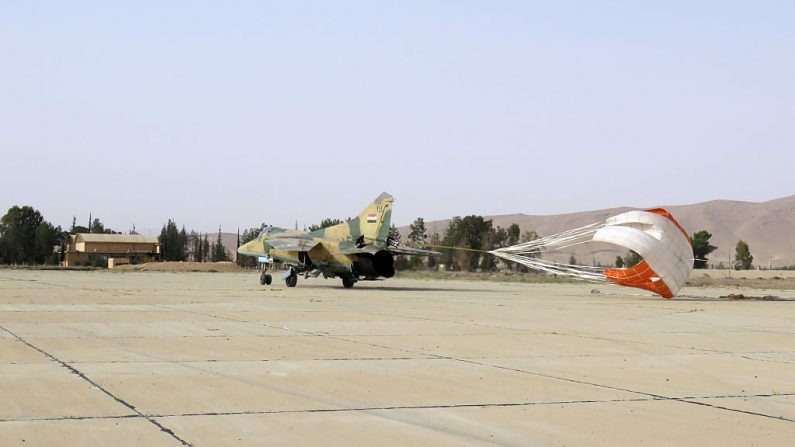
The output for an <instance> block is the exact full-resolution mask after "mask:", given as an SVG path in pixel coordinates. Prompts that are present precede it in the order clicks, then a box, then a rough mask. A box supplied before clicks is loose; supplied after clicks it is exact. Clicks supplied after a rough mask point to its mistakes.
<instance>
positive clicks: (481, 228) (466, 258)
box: [443, 215, 492, 271]
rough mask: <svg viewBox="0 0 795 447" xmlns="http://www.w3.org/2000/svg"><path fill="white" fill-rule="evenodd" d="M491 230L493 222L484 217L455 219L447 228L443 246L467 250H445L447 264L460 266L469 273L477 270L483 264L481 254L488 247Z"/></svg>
mask: <svg viewBox="0 0 795 447" xmlns="http://www.w3.org/2000/svg"><path fill="white" fill-rule="evenodd" d="M491 230H492V221H491V220H486V219H484V218H483V216H476V215H471V216H466V217H464V218H461V217H458V216H456V217H453V219H451V220H450V224H449V226H448V227H447V233H446V234H445V236H444V242H443V245H446V246H449V247H460V248H464V249H466V250H450V249H445V250H443V253H444V259H445V263H447V264H449V265H450V266H451V267H453V266H454V265H455V264H458V265H459V266H462V267H464V268H466V269H467V270H469V271H475V270H477V268H478V266H479V265H480V264H481V262H480V258H481V252H482V250H484V249H485V248H487V247H488V245H487V244H488V239H489V235H490V233H491Z"/></svg>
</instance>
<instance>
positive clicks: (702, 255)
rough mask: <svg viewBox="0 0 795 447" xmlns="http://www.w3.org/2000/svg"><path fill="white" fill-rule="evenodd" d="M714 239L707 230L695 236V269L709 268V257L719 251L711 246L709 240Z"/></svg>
mask: <svg viewBox="0 0 795 447" xmlns="http://www.w3.org/2000/svg"><path fill="white" fill-rule="evenodd" d="M711 237H712V234H710V233H709V232H708V231H707V230H701V231H699V232H698V233H694V234H693V257H694V258H695V260H694V261H693V268H697V269H705V268H707V255H709V254H710V253H712V252H713V251H715V250H717V249H718V247H716V246H714V245H710V243H709V238H711Z"/></svg>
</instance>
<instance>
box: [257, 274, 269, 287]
mask: <svg viewBox="0 0 795 447" xmlns="http://www.w3.org/2000/svg"><path fill="white" fill-rule="evenodd" d="M269 276H271V275H269V274H267V273H265V272H262V273H260V275H259V283H260V285H263V286H264V285H265V284H270V281H268V277H269Z"/></svg>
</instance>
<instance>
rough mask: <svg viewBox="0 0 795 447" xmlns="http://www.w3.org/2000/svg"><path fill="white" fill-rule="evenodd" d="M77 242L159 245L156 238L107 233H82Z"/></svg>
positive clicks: (77, 237) (76, 238)
mask: <svg viewBox="0 0 795 447" xmlns="http://www.w3.org/2000/svg"><path fill="white" fill-rule="evenodd" d="M75 242H104V243H109V242H115V243H127V244H157V243H158V242H157V238H156V237H155V236H144V235H142V234H105V233H80V234H78V235H77V236H76V237H75Z"/></svg>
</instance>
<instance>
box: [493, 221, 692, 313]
mask: <svg viewBox="0 0 795 447" xmlns="http://www.w3.org/2000/svg"><path fill="white" fill-rule="evenodd" d="M588 242H606V243H610V244H613V245H617V246H620V247H623V248H626V249H629V250H633V251H635V252H637V253H638V254H639V255H641V256H642V257H643V259H644V262H643V263H641V265H638V266H635V267H633V268H628V269H604V268H601V267H590V266H583V265H571V264H561V263H555V262H551V261H547V260H544V259H541V258H540V255H541V254H542V253H544V252H548V251H552V250H561V249H565V248H568V247H572V246H574V245H578V244H583V243H588ZM490 253H491V254H493V255H495V256H498V257H500V258H503V259H506V260H509V261H514V262H517V263H519V264H522V265H525V266H527V267H529V268H532V269H535V270H539V271H543V272H547V273H553V274H556V275H562V276H568V277H573V278H577V279H581V280H585V281H590V282H606V281H611V282H614V283H617V284H620V285H625V286H631V287H640V288H643V289H647V290H651V291H653V292H655V293H658V294H660V295H662V296H664V297H666V298H669V297H671V296H673V295H675V294H676V293H677V292H679V290H680V289H681V287H682V286H683V285H684V283H685V281H686V280H687V278H688V276H689V275H690V272H691V271H692V269H693V250H692V246H691V243H690V239H689V238H688V237H687V235H686V233H685V232H684V230H683V229H682V228H681V227H680V226H679V225H678V223H677V222H676V221H675V220H674V219H673V217H672V216H671V215H670V214H668V212H667V211H665V210H662V209H655V210H648V211H629V212H626V213H622V214H619V215H616V216H612V217H609V218H608V219H606V220H605V221H604V222H600V223H594V224H591V225H586V226H584V227H580V228H575V229H572V230H568V231H565V232H562V233H558V234H554V235H551V236H546V237H543V238H539V239H536V240H533V241H529V242H526V243H522V244H518V245H514V246H511V247H505V248H500V249H497V250H493V251H491V252H490Z"/></svg>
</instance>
